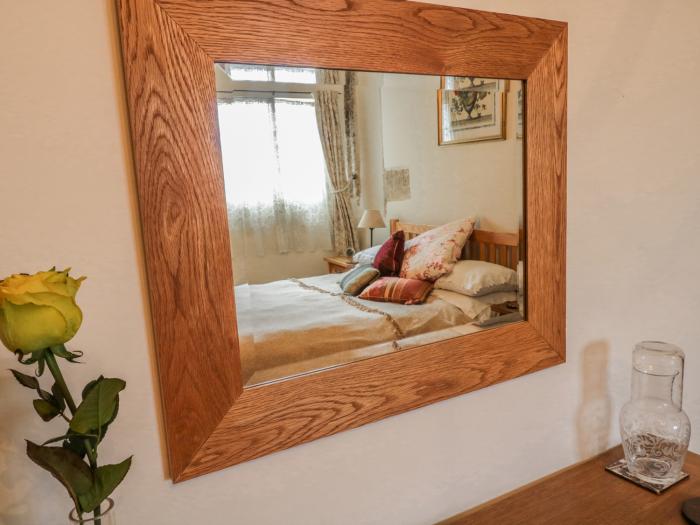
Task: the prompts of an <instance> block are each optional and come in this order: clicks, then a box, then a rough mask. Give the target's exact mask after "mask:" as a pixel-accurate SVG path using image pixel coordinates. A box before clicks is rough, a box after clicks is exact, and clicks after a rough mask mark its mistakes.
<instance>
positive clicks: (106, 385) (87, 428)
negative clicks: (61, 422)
mask: <svg viewBox="0 0 700 525" xmlns="http://www.w3.org/2000/svg"><path fill="white" fill-rule="evenodd" d="M124 388H126V382H124V380H122V379H117V378H109V377H108V378H104V379H102V380H99V381H98V382H97V383H96V384H95V385H94V386H93V387H92V388H91V389H90V391H89V392H88V393H87V395H86V396H85V399H83V402H82V403H80V406H79V407H78V409H77V410H76V411H75V414H74V415H73V419H72V420H71V422H70V429H71V430H72V431H73V432H77V433H78V434H90V433H91V431H95V430H97V431H99V430H100V428H101V427H102V426H104V425H105V424H107V423H109V422H110V421H111V420H112V418H113V416H114V412H115V410H116V409H117V396H118V395H119V392H121V391H122V390H124ZM98 434H99V432H98Z"/></svg>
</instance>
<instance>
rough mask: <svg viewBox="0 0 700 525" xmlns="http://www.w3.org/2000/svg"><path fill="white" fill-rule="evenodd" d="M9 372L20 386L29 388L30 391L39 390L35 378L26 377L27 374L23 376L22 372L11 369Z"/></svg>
mask: <svg viewBox="0 0 700 525" xmlns="http://www.w3.org/2000/svg"><path fill="white" fill-rule="evenodd" d="M10 372H12V375H13V376H15V379H16V380H17V381H18V382H19V384H20V385H22V386H26V387H27V388H31V389H32V390H37V389H38V388H39V381H38V380H37V378H36V377H34V376H28V375H27V374H23V373H22V372H18V371H17V370H12V369H10Z"/></svg>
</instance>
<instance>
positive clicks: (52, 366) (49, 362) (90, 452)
mask: <svg viewBox="0 0 700 525" xmlns="http://www.w3.org/2000/svg"><path fill="white" fill-rule="evenodd" d="M44 356H45V358H46V366H48V367H49V370H50V371H51V375H52V376H53V378H54V380H55V381H56V384H57V385H58V388H59V390H60V391H61V394H63V398H64V399H65V400H66V404H67V405H68V408H69V409H70V413H71V415H75V411H76V406H75V401H73V396H72V395H71V393H70V390H68V385H66V380H65V379H63V374H62V373H61V369H60V368H59V366H58V363H57V362H56V357H55V356H54V355H53V352H52V351H51V349H50V348H47V349H46V351H45V352H44ZM84 443H85V451H86V453H87V457H88V461H89V462H90V468H91V469H92V471H93V472H95V470H97V454H96V452H95V450H94V449H93V448H92V443H90V440H89V439H88V438H85V440H84ZM93 514H94V516H95V518H99V517H100V516H101V510H100V505H98V506H97V508H96V509H95V510H94V511H93ZM101 522H102V520H100V519H96V520H95V525H100V523H101Z"/></svg>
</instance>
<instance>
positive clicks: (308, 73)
mask: <svg viewBox="0 0 700 525" xmlns="http://www.w3.org/2000/svg"><path fill="white" fill-rule="evenodd" d="M275 82H296V83H299V84H315V83H316V70H315V69H311V68H303V67H275Z"/></svg>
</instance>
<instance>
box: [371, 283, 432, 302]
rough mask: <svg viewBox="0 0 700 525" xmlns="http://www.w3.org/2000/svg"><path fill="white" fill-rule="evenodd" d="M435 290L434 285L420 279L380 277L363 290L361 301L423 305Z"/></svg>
mask: <svg viewBox="0 0 700 525" xmlns="http://www.w3.org/2000/svg"><path fill="white" fill-rule="evenodd" d="M432 290H433V283H431V282H428V281H421V280H419V279H403V278H401V277H380V278H379V279H377V280H376V281H374V282H373V283H372V284H370V285H369V286H368V287H367V288H365V289H364V290H362V293H361V294H360V299H367V300H369V301H381V302H385V303H400V304H421V303H423V302H425V300H426V299H427V298H428V295H430V292H431V291H432Z"/></svg>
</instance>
